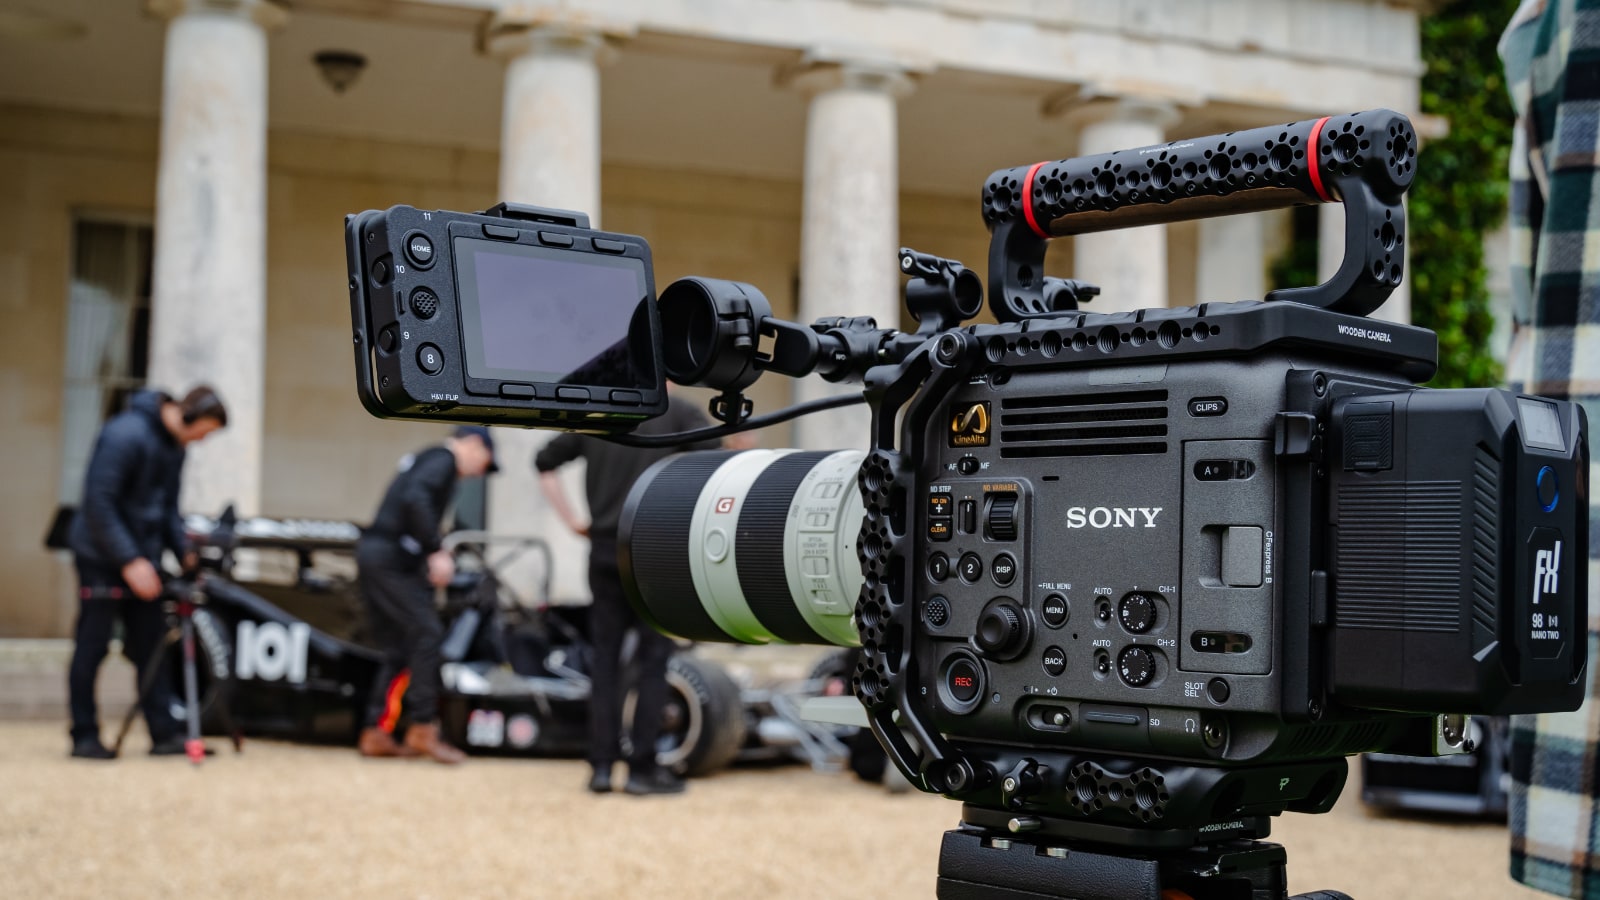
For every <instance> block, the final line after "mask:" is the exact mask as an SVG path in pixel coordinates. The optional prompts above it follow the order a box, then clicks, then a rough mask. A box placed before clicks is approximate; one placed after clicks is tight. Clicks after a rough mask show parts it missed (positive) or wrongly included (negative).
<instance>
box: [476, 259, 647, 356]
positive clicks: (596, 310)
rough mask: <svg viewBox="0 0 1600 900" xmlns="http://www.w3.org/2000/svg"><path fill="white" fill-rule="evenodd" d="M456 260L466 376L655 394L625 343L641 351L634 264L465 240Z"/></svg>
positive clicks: (641, 286)
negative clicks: (635, 344) (636, 322)
mask: <svg viewBox="0 0 1600 900" xmlns="http://www.w3.org/2000/svg"><path fill="white" fill-rule="evenodd" d="M455 257H456V272H457V277H458V279H459V284H458V288H459V296H460V298H461V333H462V334H461V336H462V345H463V347H464V349H465V351H466V354H465V355H466V364H467V375H468V376H469V377H471V378H478V379H484V380H494V381H514V382H542V383H565V384H581V385H602V386H609V387H621V388H638V387H646V388H649V387H655V384H654V373H653V372H651V371H648V370H644V371H641V370H640V369H639V368H638V367H637V366H636V364H635V363H636V360H640V359H643V360H648V358H649V357H648V356H644V357H638V356H636V355H635V353H633V352H632V351H633V350H634V349H635V348H634V347H633V346H632V344H631V343H630V332H632V333H633V334H635V335H637V336H638V337H639V338H640V339H642V340H643V342H644V344H645V345H646V348H648V344H649V333H648V328H647V327H645V326H644V325H642V324H641V325H639V326H638V327H637V329H635V327H634V319H635V317H636V316H637V317H643V316H645V315H647V311H646V308H645V304H647V303H649V302H650V295H649V287H648V284H647V282H646V280H645V271H644V263H643V262H642V261H641V260H638V259H633V258H629V257H621V256H618V257H611V256H600V255H598V254H594V253H583V252H575V251H572V250H557V249H551V248H547V247H531V246H528V245H525V244H506V243H502V242H494V241H484V240H474V239H471V238H457V239H456V241H455ZM645 352H646V353H648V349H646V351H645Z"/></svg>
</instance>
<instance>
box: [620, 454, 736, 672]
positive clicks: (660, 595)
mask: <svg viewBox="0 0 1600 900" xmlns="http://www.w3.org/2000/svg"><path fill="white" fill-rule="evenodd" d="M732 455H733V453H732V452H731V451H730V452H723V451H711V452H702V453H686V454H684V455H682V456H677V457H673V458H671V459H670V461H668V462H667V464H666V465H664V466H662V467H661V469H660V471H658V472H657V473H656V476H655V478H654V480H653V481H651V483H650V485H649V490H648V491H641V488H643V485H642V484H639V485H635V486H634V491H633V497H636V498H638V506H637V508H635V509H634V510H632V511H631V512H632V513H633V515H632V517H631V520H632V521H631V525H632V528H631V529H626V531H627V534H628V546H627V547H626V548H625V551H624V555H625V556H627V557H628V558H629V559H630V561H631V565H630V566H629V569H630V570H631V571H630V572H628V573H625V575H631V576H632V581H633V583H634V585H635V586H636V588H637V590H638V594H639V599H640V602H641V603H642V604H643V606H644V608H645V611H646V612H648V613H649V615H650V616H651V617H653V618H654V619H655V622H656V624H658V625H660V626H661V627H662V628H664V629H665V630H667V631H669V632H671V633H672V634H675V635H677V636H679V637H683V638H688V639H689V640H693V641H726V640H728V637H729V636H728V634H727V632H725V631H723V630H722V628H721V627H720V626H719V625H717V623H716V622H714V621H712V619H711V616H710V615H708V614H707V613H706V609H705V601H704V598H701V597H700V593H699V591H697V590H695V586H694V576H693V575H692V574H691V573H690V571H689V537H690V530H691V529H690V527H689V526H690V524H691V523H692V522H693V520H694V509H695V503H696V502H697V500H698V499H699V497H700V490H701V489H702V488H704V487H705V484H706V481H707V480H709V479H710V478H711V475H712V473H714V472H716V470H717V469H718V468H719V467H720V466H721V465H722V464H723V463H725V462H727V461H728V457H730V456H732ZM630 499H632V498H630Z"/></svg>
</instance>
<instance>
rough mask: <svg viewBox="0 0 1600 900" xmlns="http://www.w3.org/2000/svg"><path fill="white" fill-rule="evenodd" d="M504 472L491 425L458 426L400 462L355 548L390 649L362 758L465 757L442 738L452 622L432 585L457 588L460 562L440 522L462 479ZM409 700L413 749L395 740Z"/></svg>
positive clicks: (376, 624) (365, 596) (372, 612)
mask: <svg viewBox="0 0 1600 900" xmlns="http://www.w3.org/2000/svg"><path fill="white" fill-rule="evenodd" d="M497 470H498V467H497V466H496V465H495V462H494V442H493V440H492V439H491V438H490V436H489V429H487V428H484V427H483V426H481V425H463V426H461V427H460V428H457V429H456V430H455V431H454V432H453V433H452V434H451V436H450V437H449V438H448V439H447V440H446V441H445V442H444V444H443V445H441V446H435V447H429V448H427V449H425V450H421V451H419V452H417V453H416V454H415V455H414V456H412V457H411V458H410V460H409V463H403V464H402V465H401V469H400V473H399V474H398V475H396V476H395V478H394V481H393V482H391V483H390V484H389V489H388V491H387V492H386V493H385V494H384V496H383V502H382V503H381V504H379V506H378V512H377V515H375V516H374V517H373V519H372V525H371V526H370V527H368V528H367V530H366V531H364V532H363V533H362V535H361V540H360V541H359V542H358V543H357V545H356V565H357V567H358V569H359V581H360V584H361V600H362V604H363V605H364V606H365V607H366V612H367V616H368V618H369V620H370V622H371V625H372V634H373V638H374V640H375V641H376V643H377V645H378V648H379V650H380V651H381V652H382V653H383V667H382V668H381V669H380V670H379V673H378V678H377V681H376V682H375V683H374V684H373V688H372V697H371V699H370V701H369V703H368V705H367V713H366V719H365V721H364V722H363V723H362V725H363V728H362V730H361V739H360V742H359V745H358V749H359V750H360V751H361V755H362V756H372V757H398V756H428V757H431V758H432V759H434V760H435V761H437V762H441V763H452V764H453V763H459V762H462V761H463V760H465V759H466V754H464V753H462V752H461V751H460V750H458V749H457V748H455V747H452V746H450V744H448V743H446V742H445V740H444V739H443V738H442V737H441V736H440V735H439V691H440V689H441V688H442V687H443V685H442V683H441V681H440V675H439V666H440V664H441V662H442V658H441V655H440V645H441V643H442V642H443V641H444V625H443V623H442V622H441V621H440V619H439V611H438V610H437V609H435V608H434V603H433V588H435V587H443V586H444V585H446V584H449V582H450V579H451V578H452V577H454V575H455V563H454V561H453V560H452V559H451V558H450V554H449V552H448V551H445V550H441V549H440V546H439V545H440V535H439V526H440V520H442V519H443V518H444V514H445V510H446V509H447V508H448V507H449V506H450V504H451V501H452V500H453V498H454V497H455V490H456V482H457V480H458V479H461V478H476V477H479V476H482V475H486V474H488V473H490V472H494V471H497ZM402 698H404V702H405V708H406V713H407V716H408V717H409V719H410V722H411V725H410V727H409V728H407V729H406V734H405V741H404V743H401V742H398V741H396V740H395V739H394V727H395V723H396V721H397V720H398V718H399V712H400V704H401V700H402Z"/></svg>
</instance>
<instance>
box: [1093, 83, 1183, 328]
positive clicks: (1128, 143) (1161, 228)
mask: <svg viewBox="0 0 1600 900" xmlns="http://www.w3.org/2000/svg"><path fill="white" fill-rule="evenodd" d="M1071 116H1072V118H1073V119H1075V120H1077V121H1079V122H1081V123H1082V126H1081V131H1080V132H1079V139H1078V155H1079V156H1093V155H1095V154H1097V153H1109V152H1111V151H1113V150H1126V149H1128V148H1131V147H1148V146H1150V145H1152V144H1161V143H1165V141H1166V131H1167V128H1168V127H1169V126H1171V125H1172V124H1173V123H1174V122H1176V121H1177V120H1178V113H1177V109H1176V107H1174V106H1173V105H1172V104H1171V103H1169V102H1166V101H1163V100H1144V99H1140V98H1134V97H1127V98H1122V99H1118V100H1105V101H1097V102H1094V103H1091V104H1089V105H1087V106H1085V107H1083V108H1081V109H1079V110H1075V111H1074V112H1073V113H1072V114H1071ZM1073 258H1074V260H1075V265H1074V277H1076V278H1080V279H1083V280H1084V281H1088V282H1089V283H1091V284H1097V285H1099V286H1100V296H1098V297H1096V298H1094V299H1093V300H1091V301H1090V302H1089V304H1088V306H1087V309H1088V311H1089V312H1097V313H1105V312H1120V311H1123V310H1131V309H1143V308H1146V307H1153V306H1167V305H1169V303H1168V298H1167V228H1166V226H1165V225H1146V226H1143V227H1141V228H1123V229H1119V230H1116V231H1105V232H1100V233H1098V234H1080V235H1078V236H1077V237H1075V238H1073Z"/></svg>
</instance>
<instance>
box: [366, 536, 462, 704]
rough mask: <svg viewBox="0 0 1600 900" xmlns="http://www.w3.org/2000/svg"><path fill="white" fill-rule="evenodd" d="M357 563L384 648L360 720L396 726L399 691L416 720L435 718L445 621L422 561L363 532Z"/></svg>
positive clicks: (371, 617)
mask: <svg viewBox="0 0 1600 900" xmlns="http://www.w3.org/2000/svg"><path fill="white" fill-rule="evenodd" d="M356 566H357V568H358V579H359V581H360V584H361V601H362V605H363V606H365V607H366V611H367V618H368V620H369V621H370V622H371V631H372V638H373V641H374V642H375V643H376V644H377V649H378V650H379V652H381V653H382V654H383V665H382V667H381V668H380V669H379V670H378V678H377V680H376V681H374V682H373V685H372V695H371V697H370V698H369V700H368V702H367V713H366V716H365V720H364V721H363V722H362V725H363V726H366V727H373V726H378V725H383V726H386V729H387V730H393V728H394V718H395V715H396V713H397V710H396V709H395V708H394V707H395V706H396V705H397V704H398V702H399V699H400V695H401V694H404V696H405V708H406V714H407V715H408V716H409V717H410V719H411V721H412V722H413V723H416V724H419V725H425V724H428V723H430V722H433V721H435V720H437V719H438V718H439V691H440V690H441V688H442V687H443V684H442V683H441V682H440V680H439V666H440V664H441V663H442V662H443V658H442V657H441V656H440V653H439V646H440V644H442V643H443V642H444V625H443V623H442V622H440V620H439V612H438V610H437V609H435V608H434V605H433V588H432V587H431V586H429V584H428V578H427V574H426V572H427V570H426V568H425V564H424V562H423V561H422V560H419V559H418V558H417V557H416V556H413V555H411V554H409V553H406V552H405V551H404V550H401V549H400V548H399V547H398V546H394V545H391V544H388V543H387V542H385V541H382V540H375V539H368V538H363V539H362V540H361V542H360V543H359V544H357V545H356ZM403 673H404V674H403ZM407 677H409V683H407V682H406V680H405V679H406V678H407Z"/></svg>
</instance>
